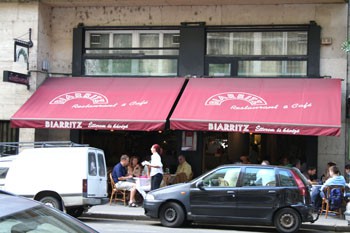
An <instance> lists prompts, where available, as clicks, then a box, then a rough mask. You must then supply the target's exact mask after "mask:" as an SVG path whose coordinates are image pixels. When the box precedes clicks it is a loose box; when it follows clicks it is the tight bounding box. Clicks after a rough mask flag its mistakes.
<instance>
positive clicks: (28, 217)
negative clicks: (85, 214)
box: [0, 206, 96, 233]
mask: <svg viewBox="0 0 350 233" xmlns="http://www.w3.org/2000/svg"><path fill="white" fill-rule="evenodd" d="M5 232H6V233H7V232H8V233H12V232H28V233H88V232H89V233H91V232H96V231H94V230H93V229H91V228H89V227H87V226H85V225H84V224H82V223H80V222H79V221H77V220H75V219H73V218H71V217H69V216H66V215H64V214H62V213H59V212H58V211H57V210H54V209H51V208H47V207H44V206H36V207H33V208H30V209H26V210H24V211H20V212H17V213H14V214H11V215H7V216H4V217H1V218H0V233H5Z"/></svg>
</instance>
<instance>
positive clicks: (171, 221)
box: [159, 202, 185, 227]
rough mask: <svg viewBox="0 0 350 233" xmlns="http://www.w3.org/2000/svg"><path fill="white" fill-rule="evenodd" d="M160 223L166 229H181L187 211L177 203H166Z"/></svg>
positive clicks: (161, 213)
mask: <svg viewBox="0 0 350 233" xmlns="http://www.w3.org/2000/svg"><path fill="white" fill-rule="evenodd" d="M159 217H160V222H161V223H162V225H163V226H166V227H180V226H182V225H183V224H184V222H185V211H184V210H183V208H182V207H181V206H180V205H179V204H178V203H175V202H169V203H166V204H165V205H164V206H163V207H162V208H161V211H160V216H159Z"/></svg>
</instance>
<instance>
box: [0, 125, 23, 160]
mask: <svg viewBox="0 0 350 233" xmlns="http://www.w3.org/2000/svg"><path fill="white" fill-rule="evenodd" d="M18 139H19V129H18V128H11V125H10V121H0V140H1V142H18ZM0 152H1V153H3V154H16V153H17V150H16V149H15V148H11V147H3V148H0Z"/></svg>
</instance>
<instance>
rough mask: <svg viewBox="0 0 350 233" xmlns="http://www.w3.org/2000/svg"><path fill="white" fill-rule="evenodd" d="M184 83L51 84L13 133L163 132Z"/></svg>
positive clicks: (17, 118)
mask: <svg viewBox="0 0 350 233" xmlns="http://www.w3.org/2000/svg"><path fill="white" fill-rule="evenodd" d="M184 81H185V80H184V79H183V78H48V79H47V80H46V81H45V82H44V83H43V84H42V85H41V86H40V87H39V88H38V90H37V91H36V92H35V93H34V94H33V95H32V96H31V98H30V99H29V100H28V101H27V102H26V103H25V104H24V105H23V106H22V107H21V108H20V109H19V110H18V111H17V112H16V113H15V114H14V115H13V116H12V118H11V125H12V127H20V128H53V129H99V130H143V131H152V130H162V129H164V126H165V122H166V119H167V117H168V115H169V112H170V110H171V108H172V107H173V105H174V102H175V100H176V98H177V97H178V95H179V93H180V90H181V88H182V86H183V84H184Z"/></svg>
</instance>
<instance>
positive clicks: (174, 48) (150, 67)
mask: <svg viewBox="0 0 350 233" xmlns="http://www.w3.org/2000/svg"><path fill="white" fill-rule="evenodd" d="M86 38H87V40H86V43H85V47H86V53H85V56H84V57H85V59H84V74H85V75H90V76H99V75H100V76H176V75H177V69H178V68H177V66H178V55H179V40H178V38H179V31H174V30H152V31H151V30H115V31H111V32H108V33H106V32H103V33H101V32H92V31H87V32H86Z"/></svg>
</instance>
